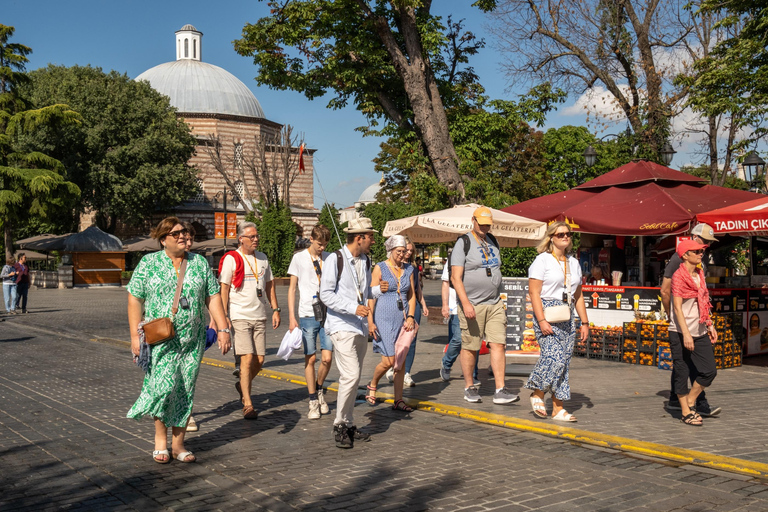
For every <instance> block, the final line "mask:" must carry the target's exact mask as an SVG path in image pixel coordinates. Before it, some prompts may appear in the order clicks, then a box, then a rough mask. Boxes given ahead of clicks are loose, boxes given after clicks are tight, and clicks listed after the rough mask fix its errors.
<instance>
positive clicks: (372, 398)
mask: <svg viewBox="0 0 768 512" xmlns="http://www.w3.org/2000/svg"><path fill="white" fill-rule="evenodd" d="M365 387H366V388H368V393H366V394H365V401H366V402H368V405H370V406H371V407H373V406H375V405H376V389H378V388H375V387H373V386H371V384H370V383H368V385H367V386H365ZM371 392H373V394H371Z"/></svg>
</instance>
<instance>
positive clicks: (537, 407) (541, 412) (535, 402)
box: [531, 395, 548, 419]
mask: <svg viewBox="0 0 768 512" xmlns="http://www.w3.org/2000/svg"><path fill="white" fill-rule="evenodd" d="M531 407H532V408H533V414H535V415H536V417H537V418H541V419H547V417H548V416H547V407H546V405H544V400H542V399H541V398H539V397H537V396H536V395H531Z"/></svg>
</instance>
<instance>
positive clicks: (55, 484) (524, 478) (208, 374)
mask: <svg viewBox="0 0 768 512" xmlns="http://www.w3.org/2000/svg"><path fill="white" fill-rule="evenodd" d="M432 284H434V283H430V285H432ZM281 293H282V296H281V297H284V293H283V291H282V290H281ZM30 311H31V313H30V314H28V315H25V316H19V317H14V318H9V319H7V321H5V322H3V323H0V460H2V461H3V468H4V477H3V485H2V489H3V490H2V493H0V510H4V511H5V510H48V509H50V510H60V509H85V510H143V511H144V512H146V511H147V510H158V509H169V510H182V509H183V510H219V509H221V510H232V507H233V506H235V507H246V510H460V509H461V510H546V511H553V512H554V511H566V510H567V511H572V510H579V511H581V510H583V511H595V510H605V511H614V510H615V511H619V510H621V511H625V510H637V511H639V510H659V511H661V510H672V509H680V510H696V511H704V510H723V511H725V510H740V511H755V512H756V511H763V510H766V509H768V485H766V483H765V482H764V481H762V480H759V479H757V480H756V479H753V478H750V477H748V476H741V475H735V474H732V473H725V472H721V471H712V470H708V469H706V468H703V469H702V468H698V467H694V466H690V465H685V464H680V463H672V462H665V461H660V460H659V459H651V458H647V457H642V456H638V455H633V454H629V455H628V454H626V453H622V452H620V451H617V450H603V449H587V448H585V447H584V446H583V445H582V444H581V443H579V442H567V441H564V440H558V439H550V438H548V437H544V436H540V435H535V434H531V433H528V432H520V431H517V430H511V429H508V428H501V427H494V426H489V425H484V424H481V423H471V422H468V421H466V420H463V419H458V418H454V417H450V416H448V417H446V416H443V415H437V414H428V413H423V412H419V411H417V412H414V413H411V414H410V415H403V414H401V413H395V412H394V411H391V410H390V408H389V407H386V406H385V405H383V404H382V405H379V406H377V407H375V408H370V407H368V406H367V405H364V404H361V405H359V406H358V407H357V409H356V412H355V414H356V418H358V422H359V424H360V426H362V427H364V428H365V429H366V430H368V431H369V432H372V433H373V434H374V435H373V440H372V442H370V443H366V444H359V445H357V446H356V447H355V449H354V450H349V451H347V450H338V449H336V448H335V447H334V446H333V441H332V437H331V432H330V425H331V419H330V418H328V417H324V418H323V419H321V420H319V421H310V420H307V419H306V408H307V406H306V392H305V390H304V389H303V388H302V387H301V386H298V385H295V384H291V383H288V382H285V381H284V380H278V379H270V378H260V379H258V380H257V381H256V390H255V392H254V395H255V396H254V398H255V400H254V402H255V404H256V405H257V408H258V409H259V410H260V411H261V415H260V417H259V420H257V421H255V422H246V421H244V420H242V419H241V414H240V407H239V403H238V400H237V394H236V392H235V391H234V387H233V386H232V384H233V378H232V376H231V372H230V371H229V368H221V367H216V366H213V365H204V366H203V368H202V370H201V374H200V380H199V381H198V387H197V393H196V399H195V412H196V414H195V416H196V418H197V420H198V423H199V424H200V432H198V433H197V434H190V438H189V440H188V448H190V449H192V450H194V451H195V452H197V454H198V456H199V459H200V460H199V462H198V463H197V464H189V465H185V464H181V463H178V462H176V461H174V462H173V463H172V464H171V465H169V466H160V465H157V464H155V463H153V462H152V461H151V459H150V455H149V454H150V451H151V449H152V442H151V440H152V431H153V429H152V425H151V423H150V422H149V421H144V422H134V421H131V420H127V419H125V413H126V411H127V409H128V407H129V406H130V404H131V403H132V402H133V401H134V400H135V398H136V396H137V394H138V389H139V386H140V382H141V372H140V370H138V369H137V368H136V367H135V366H133V364H132V363H131V362H130V355H129V354H128V353H127V351H126V347H125V345H124V344H123V343H122V342H120V341H111V340H127V339H128V336H127V332H126V325H127V321H126V318H125V291H124V290H119V289H94V290H32V291H31V293H30ZM442 330H443V327H442V326H439V325H438V326H432V325H429V326H428V325H427V324H425V328H424V331H423V332H422V339H421V341H420V346H419V348H420V352H419V355H418V356H417V359H416V367H415V368H416V369H415V371H414V374H415V375H414V378H415V379H416V380H417V382H418V384H417V386H416V387H415V388H412V389H409V390H408V393H409V395H410V396H411V397H413V398H414V399H416V398H419V399H429V400H431V401H433V402H436V403H440V404H444V405H445V406H446V407H451V406H456V407H458V406H462V407H465V406H467V405H468V404H466V403H465V402H464V401H463V400H462V399H461V382H460V381H458V380H453V381H452V382H450V383H448V384H444V383H441V382H439V381H438V377H437V371H436V369H435V368H436V365H437V361H438V360H439V353H440V351H441V349H442V346H443V344H444V343H445V337H444V334H443V333H442V332H441V331H442ZM282 332H283V331H282V329H281V330H280V333H279V335H278V334H274V335H273V336H272V337H271V338H270V354H273V353H274V351H275V350H276V340H277V338H278V337H279V336H281V335H282ZM91 340H98V341H99V342H98V343H94V342H92V341H91ZM207 355H208V356H213V355H214V354H213V353H212V351H209V353H208V354H207ZM485 357H486V360H484V361H483V366H484V367H485V366H487V356H485ZM375 360H376V357H374V356H373V354H371V353H369V357H368V358H367V362H366V369H367V371H368V372H370V371H371V370H372V368H373V365H374V363H375ZM229 363H231V359H230V358H229V357H226V358H224V359H223V360H222V363H221V364H222V366H227V365H228V364H229ZM266 368H267V369H268V370H269V371H270V372H283V373H287V374H293V375H297V376H298V375H301V373H302V372H301V364H300V362H299V359H295V360H294V359H292V360H291V361H290V362H288V363H285V362H282V361H276V360H275V359H274V357H270V358H269V359H268V363H267V366H266ZM333 372H334V373H332V375H331V377H332V378H335V368H334V370H333ZM764 372H765V370H764V369H763V368H758V369H753V368H749V367H747V368H742V369H735V370H728V371H726V372H722V374H721V376H720V377H718V380H717V381H716V385H715V390H713V392H712V395H711V401H712V402H716V403H718V404H722V405H725V402H726V400H727V399H728V398H730V397H732V396H733V395H738V396H746V393H753V394H754V395H750V397H754V400H751V401H750V402H751V403H761V402H762V401H763V400H764V398H765V396H764V395H765V389H764V388H765V383H766V379H765V376H766V374H765V373H764ZM573 374H574V377H573V378H574V380H573V387H574V389H576V390H578V391H579V393H580V394H579V395H576V397H575V400H574V401H573V403H572V404H571V405H572V406H573V407H572V408H575V409H576V412H577V413H578V415H579V418H580V423H579V424H578V426H579V427H580V428H582V429H585V430H592V431H594V432H596V433H605V434H612V433H616V434H617V435H622V436H627V437H629V436H634V437H635V438H638V439H640V440H648V441H660V442H663V443H666V444H671V445H674V446H680V447H683V448H693V449H702V450H705V451H709V452H712V453H718V454H723V455H733V456H739V457H743V458H747V457H749V458H751V459H752V460H756V461H759V462H764V461H765V460H766V457H765V450H764V448H763V445H764V444H765V443H764V440H763V438H762V436H763V432H762V430H761V429H760V428H759V427H758V422H760V421H763V420H765V419H766V417H765V414H763V413H762V412H761V411H760V410H758V411H756V412H755V413H754V415H753V417H752V418H751V421H746V420H745V418H744V415H743V414H741V413H740V411H739V410H738V409H736V407H734V406H730V407H727V408H726V410H725V412H724V413H723V417H722V418H720V419H717V420H711V421H708V422H707V424H706V425H705V427H703V428H701V429H691V428H687V427H684V426H683V425H682V424H681V423H680V422H678V421H675V420H674V419H672V418H670V417H669V415H668V414H666V413H665V412H664V411H663V409H662V407H661V406H662V404H663V397H661V396H659V393H661V394H663V392H664V391H665V388H666V386H667V383H668V378H669V377H668V375H669V374H668V373H666V372H661V371H660V370H654V369H650V368H637V367H632V366H628V365H622V364H613V363H598V362H593V361H584V360H576V361H575V363H574V369H573ZM456 377H458V376H456ZM482 380H483V381H484V384H483V394H484V395H486V396H487V395H488V394H489V393H490V391H491V389H490V388H491V387H492V384H490V383H488V381H487V379H486V378H485V377H483V378H482ZM508 383H509V384H510V385H511V386H512V387H514V388H517V387H519V386H520V385H521V384H522V381H521V379H520V378H517V377H514V378H509V380H508ZM747 384H748V385H747ZM386 388H387V386H385V390H386ZM524 394H525V393H524ZM330 398H331V405H332V407H333V405H334V404H333V402H334V397H333V394H331V395H330ZM465 408H466V407H465ZM472 408H473V409H474V410H477V411H478V412H479V413H488V414H490V413H498V414H501V415H503V416H504V417H507V418H512V419H519V420H521V421H525V420H531V419H532V418H533V416H532V414H531V413H530V412H529V407H527V406H525V405H512V406H494V405H493V404H491V403H490V401H489V400H487V401H486V402H485V403H483V404H480V405H478V406H472ZM737 416H738V417H739V419H737ZM755 416H756V417H755ZM536 423H541V424H542V425H543V426H544V427H546V428H549V427H550V426H551V424H550V422H536ZM707 440H711V441H707Z"/></svg>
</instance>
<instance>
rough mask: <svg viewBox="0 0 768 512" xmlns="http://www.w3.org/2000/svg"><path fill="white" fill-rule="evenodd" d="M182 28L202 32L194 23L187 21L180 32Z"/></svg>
mask: <svg viewBox="0 0 768 512" xmlns="http://www.w3.org/2000/svg"><path fill="white" fill-rule="evenodd" d="M182 30H194V31H195V32H200V31H199V30H197V29H196V28H195V26H194V25H190V24H189V23H187V24H186V25H184V26H183V27H181V28H180V29H179V32H181V31H182Z"/></svg>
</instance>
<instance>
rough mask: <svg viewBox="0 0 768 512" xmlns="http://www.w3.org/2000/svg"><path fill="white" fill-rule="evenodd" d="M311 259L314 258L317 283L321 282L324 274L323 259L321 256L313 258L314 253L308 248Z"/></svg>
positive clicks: (313, 264) (313, 263)
mask: <svg viewBox="0 0 768 512" xmlns="http://www.w3.org/2000/svg"><path fill="white" fill-rule="evenodd" d="M307 253H308V254H309V259H310V260H312V266H313V267H315V275H317V283H318V284H320V277H321V276H322V275H323V260H321V259H320V258H317V259H315V258H313V257H312V253H311V252H309V249H307Z"/></svg>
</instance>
